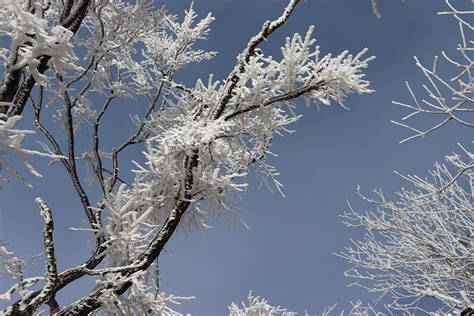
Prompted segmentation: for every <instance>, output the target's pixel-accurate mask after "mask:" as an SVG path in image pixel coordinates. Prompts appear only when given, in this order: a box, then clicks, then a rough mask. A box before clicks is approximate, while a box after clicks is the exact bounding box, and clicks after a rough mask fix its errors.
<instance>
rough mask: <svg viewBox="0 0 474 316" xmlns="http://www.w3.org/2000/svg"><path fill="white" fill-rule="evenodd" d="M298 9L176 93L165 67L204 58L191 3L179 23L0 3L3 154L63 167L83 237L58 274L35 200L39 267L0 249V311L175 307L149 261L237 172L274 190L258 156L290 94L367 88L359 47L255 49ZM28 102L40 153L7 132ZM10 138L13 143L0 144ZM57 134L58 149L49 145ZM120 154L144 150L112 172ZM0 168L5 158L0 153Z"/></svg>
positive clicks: (232, 183) (117, 12) (236, 181)
mask: <svg viewBox="0 0 474 316" xmlns="http://www.w3.org/2000/svg"><path fill="white" fill-rule="evenodd" d="M299 4H300V1H299V0H291V1H289V3H288V5H287V6H286V7H285V8H284V10H283V12H282V14H281V15H280V16H279V17H277V18H276V19H275V20H273V21H266V22H265V23H264V24H263V25H262V27H261V30H260V31H258V32H257V33H256V34H255V36H253V37H252V38H251V39H250V40H249V42H248V44H247V46H246V47H245V48H244V49H243V50H242V52H241V54H240V55H239V56H238V59H237V63H236V65H235V67H234V70H233V71H232V72H231V73H230V74H229V75H228V76H227V78H225V79H224V80H223V81H222V82H219V81H215V80H214V78H213V77H212V75H210V76H209V78H208V79H206V81H202V80H198V81H197V82H196V84H195V86H194V87H187V86H184V85H182V84H179V83H177V82H175V81H174V80H173V78H174V77H175V74H176V72H178V71H180V70H181V69H183V68H184V67H185V66H186V65H188V64H190V63H195V62H201V61H206V60H209V59H212V58H213V57H214V55H215V52H212V51H210V52H208V51H203V50H200V49H196V48H195V46H194V45H195V43H196V42H198V41H199V40H201V39H205V38H206V36H207V35H208V33H209V31H210V24H211V22H212V21H213V19H214V17H213V16H212V15H211V14H208V15H207V16H206V17H204V18H203V19H202V20H197V16H196V13H195V11H194V10H193V8H192V6H191V7H190V8H189V10H187V11H186V12H185V16H184V19H182V20H180V19H179V18H178V16H176V15H173V14H171V13H169V12H167V11H166V10H164V9H158V10H157V9H155V6H154V5H153V3H151V2H148V1H137V2H136V3H135V4H131V3H128V2H126V1H122V0H92V1H70V0H66V1H64V0H61V1H60V0H50V1H31V0H22V1H14V0H5V1H0V31H1V32H2V35H3V36H6V37H7V38H9V39H10V43H9V44H10V47H9V48H4V49H3V50H2V52H3V54H2V55H1V56H2V58H3V59H2V60H3V70H4V79H3V83H2V87H1V89H0V105H1V106H2V108H1V113H2V122H3V123H2V125H0V136H1V137H2V139H1V140H0V141H1V143H2V144H5V148H6V150H5V153H7V152H15V153H17V154H18V155H19V156H20V158H22V159H23V160H24V161H25V163H26V164H27V166H30V164H29V163H28V162H27V160H26V159H24V158H25V154H37V155H38V154H40V155H45V156H48V157H51V158H52V159H54V160H55V161H58V162H60V163H61V164H62V166H63V167H64V170H65V172H66V173H67V175H68V176H69V178H70V179H71V182H72V184H73V187H74V189H75V191H76V193H77V196H78V200H79V202H80V204H81V205H82V209H83V211H84V214H85V217H86V218H87V220H88V222H89V225H90V230H91V232H92V233H93V235H94V239H95V247H94V249H93V250H92V253H91V255H90V258H89V259H88V260H86V261H85V262H82V263H79V264H78V265H77V266H76V267H73V268H70V269H67V270H65V271H58V268H57V258H56V256H55V250H54V240H53V228H54V217H53V214H54V210H51V209H50V208H49V207H48V205H47V202H46V201H44V200H43V199H42V198H38V199H37V204H38V206H39V209H40V211H41V214H42V215H43V218H44V223H45V229H44V236H43V237H44V248H45V254H46V256H45V257H46V258H45V260H44V261H45V265H46V273H45V276H44V277H37V278H28V279H25V278H24V274H23V272H22V269H23V267H24V264H25V262H23V261H21V260H20V259H18V258H17V257H15V256H14V255H13V254H12V253H10V252H8V251H7V250H6V248H4V246H2V248H0V251H1V252H0V255H1V260H2V261H1V262H2V263H3V265H4V266H5V267H6V269H7V271H9V273H11V275H12V276H13V277H14V284H13V285H12V287H11V288H10V290H8V292H7V293H6V294H4V295H2V296H1V298H5V299H12V298H13V296H12V295H16V294H18V297H17V299H18V300H17V301H16V302H14V301H12V304H11V305H10V306H9V307H8V308H6V309H5V310H4V311H3V313H4V314H7V315H31V314H34V313H36V312H38V310H39V309H40V306H41V305H42V304H48V305H49V306H50V311H51V313H56V314H57V315H86V314H89V313H92V314H93V313H98V314H109V315H116V314H133V313H136V314H148V313H151V314H163V315H174V314H176V313H175V312H174V311H173V310H172V309H171V308H170V307H168V306H167V305H166V304H165V303H167V302H168V303H169V302H175V301H176V300H178V299H180V298H178V297H174V296H166V295H164V294H162V293H160V292H159V284H158V282H157V279H158V270H159V269H158V266H157V259H158V257H159V255H160V253H161V252H162V250H163V247H164V246H165V245H166V244H167V242H168V241H169V239H170V238H171V236H172V235H173V234H174V233H175V232H176V230H177V229H178V228H179V227H181V228H183V229H191V228H197V229H199V228H202V227H206V218H207V216H208V214H209V213H210V212H214V213H217V214H223V213H224V214H225V213H226V212H228V210H229V208H230V207H231V206H232V197H233V195H234V193H236V192H238V191H240V190H244V189H245V188H246V187H247V172H248V170H249V168H253V169H255V170H257V171H258V172H259V173H260V175H261V177H262V179H263V180H264V181H267V180H270V181H273V182H274V184H275V185H276V187H277V188H278V187H279V183H278V181H277V180H276V179H275V176H276V174H277V173H276V170H275V168H274V167H272V166H271V165H269V164H268V163H267V161H266V155H267V153H269V148H270V145H271V140H272V138H273V137H274V136H275V134H280V133H282V132H284V131H286V126H287V125H288V124H291V123H293V122H295V121H296V120H297V119H298V116H297V115H295V114H294V111H293V110H294V104H293V103H292V101H293V100H294V99H296V98H298V97H304V98H305V99H306V100H307V101H309V102H315V103H323V104H327V105H329V104H330V103H331V102H336V103H339V104H341V105H343V102H344V99H345V97H346V96H347V95H348V94H350V93H353V92H356V93H359V94H362V93H370V92H371V90H370V89H369V87H368V85H369V82H368V81H366V80H364V78H363V77H364V75H363V73H362V71H363V70H364V69H365V68H366V67H367V63H368V62H369V61H370V60H371V59H372V57H369V58H365V57H364V54H365V52H366V50H363V51H362V52H360V53H358V54H356V55H355V56H353V55H350V54H349V53H348V52H343V53H341V54H340V55H338V56H335V57H333V56H331V55H326V56H322V55H321V54H320V51H319V48H318V47H317V46H316V47H315V46H314V43H315V40H314V39H313V38H312V32H313V27H311V28H310V29H309V30H308V32H307V33H306V35H304V36H300V35H298V34H295V35H294V36H293V37H292V38H288V39H287V41H286V43H285V44H284V46H283V47H282V56H281V58H279V59H274V58H272V57H271V56H267V55H266V54H265V52H264V51H262V49H261V48H260V47H259V46H260V45H261V43H262V42H264V41H266V40H270V39H271V35H272V33H274V32H275V31H277V30H278V29H279V28H281V27H282V26H283V25H284V24H285V23H286V22H287V21H288V19H289V17H290V15H291V14H292V12H293V11H294V10H295V9H296V7H297V6H298V5H299ZM123 100H127V102H128V103H133V104H138V105H145V106H146V110H145V111H144V113H143V116H141V117H134V118H133V120H134V122H135V124H136V130H135V131H134V132H133V133H132V134H131V135H129V136H128V137H127V138H125V139H124V140H123V142H121V143H119V144H117V145H116V146H115V147H113V148H112V149H111V150H107V149H106V147H105V146H103V145H102V141H101V140H102V139H103V136H102V134H103V131H102V129H101V124H102V123H103V121H104V118H105V117H107V116H108V115H110V114H109V113H110V109H111V108H112V107H114V105H115V104H117V103H118V102H121V101H123ZM27 104H29V105H31V110H32V112H33V114H34V115H33V127H32V129H33V128H34V129H36V131H38V132H39V133H40V134H42V135H43V136H44V137H45V138H46V139H47V142H48V144H44V145H43V149H42V151H31V150H30V151H28V150H27V149H25V148H24V147H23V145H22V140H23V138H24V137H25V136H27V134H28V133H29V132H28V131H17V130H15V129H14V128H13V126H14V124H15V123H16V122H17V121H18V120H19V119H20V118H21V115H22V114H23V112H24V111H26V110H27V109H28V107H26V105H27ZM47 108H54V109H56V114H55V120H56V121H57V122H59V124H62V125H63V126H64V131H63V134H62V135H55V134H54V133H53V132H52V129H51V128H50V124H51V119H49V117H48V116H47V117H46V118H45V113H47V112H45V111H47ZM47 115H48V114H47ZM80 128H81V129H82V131H84V130H87V131H88V134H89V135H92V137H91V138H90V139H89V143H90V149H89V150H88V151H85V152H78V151H79V149H78V146H77V144H78V143H79V142H80V143H81V144H85V143H86V140H85V138H84V137H85V136H84V135H86V133H85V132H82V133H79V132H78V130H79V129H80ZM10 135H16V136H15V137H16V140H17V141H15V142H7V140H8V139H10V138H9V136H10ZM64 135H65V138H66V140H67V142H66V145H63V144H62V143H61V142H60V141H59V140H58V139H59V138H60V137H61V136H62V137H64ZM129 149H135V150H136V151H137V152H140V151H142V150H144V152H145V154H144V157H143V159H144V160H145V162H144V163H142V164H138V163H136V166H135V167H134V170H132V171H131V170H126V169H127V168H124V167H123V164H124V161H123V158H122V157H123V155H122V154H123V152H124V151H125V150H129ZM0 154H2V153H1V152H0ZM0 163H1V164H2V165H5V166H6V160H0ZM84 164H87V166H88V167H89V170H90V171H91V174H90V175H91V176H92V177H93V179H94V181H95V184H94V185H95V188H96V189H97V190H99V192H100V193H101V197H100V199H98V200H97V201H93V200H92V199H91V198H90V196H89V195H88V194H87V192H86V190H85V189H84V179H85V178H86V176H87V175H85V174H84V172H83V171H84V168H83V166H84ZM31 170H33V169H31ZM124 177H125V178H130V177H131V178H133V181H132V182H131V183H126V182H125V180H123V179H124ZM99 265H101V266H100V268H98V266H99ZM84 276H93V277H95V278H96V287H95V288H94V289H92V290H91V292H90V293H89V294H88V295H86V296H85V297H82V298H80V299H79V300H78V301H77V302H74V303H71V304H70V305H69V306H66V307H65V308H63V309H60V307H59V306H58V302H56V299H55V296H56V294H57V293H58V292H59V291H61V290H62V289H63V288H64V287H66V286H68V285H69V284H71V283H73V282H75V281H76V280H78V279H80V278H82V277H84Z"/></svg>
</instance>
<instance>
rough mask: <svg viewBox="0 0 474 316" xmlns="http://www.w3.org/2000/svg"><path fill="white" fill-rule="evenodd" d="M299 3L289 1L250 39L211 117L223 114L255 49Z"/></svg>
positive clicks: (297, 1)
mask: <svg viewBox="0 0 474 316" xmlns="http://www.w3.org/2000/svg"><path fill="white" fill-rule="evenodd" d="M300 1H301V0H291V1H290V3H289V4H288V5H287V7H286V8H285V11H284V12H283V14H282V15H281V16H280V17H279V18H278V19H276V20H274V21H272V22H270V21H266V22H265V23H264V24H263V26H262V30H261V31H260V32H259V33H258V34H257V35H255V36H254V37H252V38H251V39H250V42H249V43H248V44H247V47H246V48H245V49H244V50H243V52H242V53H241V54H240V58H239V61H238V62H237V65H236V66H235V68H234V70H233V71H232V72H231V73H230V74H229V76H228V77H227V80H226V86H225V89H224V92H223V93H222V96H221V98H220V100H219V102H218V104H217V107H216V109H215V110H214V113H213V115H212V117H213V118H214V119H217V118H219V117H220V116H221V115H222V113H223V112H224V109H225V106H226V105H227V103H228V102H229V100H230V98H231V97H232V92H233V91H234V89H235V87H236V86H237V83H238V82H239V80H240V78H239V74H241V73H243V72H244V71H245V65H246V64H247V63H248V62H249V60H250V57H252V56H254V55H255V49H256V48H257V46H258V45H259V44H260V43H262V42H263V41H264V40H266V39H267V37H268V36H270V35H271V34H272V33H273V32H274V31H275V30H277V29H278V28H279V27H280V26H282V25H283V24H285V22H286V20H288V18H289V17H290V15H291V13H292V12H293V10H294V9H295V7H296V5H297V4H298V3H299V2H300Z"/></svg>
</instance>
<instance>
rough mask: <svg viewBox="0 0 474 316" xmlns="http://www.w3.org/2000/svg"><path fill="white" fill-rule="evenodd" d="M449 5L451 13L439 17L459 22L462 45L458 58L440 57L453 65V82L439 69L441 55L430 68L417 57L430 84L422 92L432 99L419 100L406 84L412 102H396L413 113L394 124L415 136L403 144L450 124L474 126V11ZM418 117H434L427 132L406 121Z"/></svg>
mask: <svg viewBox="0 0 474 316" xmlns="http://www.w3.org/2000/svg"><path fill="white" fill-rule="evenodd" d="M446 4H447V5H448V7H449V9H450V11H446V12H440V13H439V14H440V15H450V16H452V17H454V18H455V19H456V20H457V21H458V26H459V31H460V35H461V43H460V44H459V45H458V47H457V48H456V52H455V53H456V54H457V55H459V57H458V58H455V57H450V56H449V55H448V53H446V52H445V51H443V52H442V53H441V54H442V57H443V59H444V61H445V62H446V63H447V64H448V66H451V68H452V69H453V72H455V75H453V76H452V77H451V78H450V79H447V78H445V77H446V76H445V73H446V72H445V71H444V70H443V71H441V72H440V70H439V69H440V67H438V63H439V58H438V56H436V57H435V58H434V61H433V64H432V65H431V66H426V65H424V64H422V63H421V61H420V60H419V59H418V58H417V57H415V62H416V66H417V67H418V68H419V69H420V70H421V72H422V73H423V75H424V76H425V78H426V80H427V81H428V84H426V85H423V89H424V90H425V91H426V92H427V94H428V97H429V99H421V100H420V99H418V98H417V97H416V94H415V93H414V91H413V90H412V88H411V86H410V84H409V83H408V82H407V83H406V85H407V88H408V91H409V92H410V95H411V97H412V99H413V102H412V103H404V102H393V103H394V104H396V105H399V106H401V107H403V108H406V109H408V110H409V111H410V113H409V114H408V115H406V116H405V117H403V118H402V119H401V121H393V123H395V124H397V125H400V126H402V127H405V128H407V129H409V130H411V131H412V132H413V133H414V134H413V135H412V136H410V137H407V138H405V139H403V140H402V141H401V142H402V143H403V142H405V141H408V140H411V139H414V138H418V137H421V138H424V137H425V136H427V135H429V134H430V133H432V132H434V131H436V130H438V129H439V128H441V127H442V126H444V125H446V124H447V123H449V122H456V123H458V124H460V125H463V126H466V127H474V120H473V115H474V106H473V104H474V79H473V75H472V69H473V67H474V59H473V57H472V54H473V49H474V47H473V46H472V44H473V37H472V35H473V34H474V25H473V24H472V22H471V21H472V19H471V17H472V16H473V15H474V12H473V11H459V10H456V9H455V8H454V7H453V6H452V5H451V3H450V2H449V0H446ZM441 69H443V68H441ZM418 114H423V115H425V116H431V117H432V118H433V125H432V126H431V127H430V128H428V129H425V130H422V129H419V128H417V127H415V126H414V125H413V124H409V123H404V121H407V120H408V119H410V118H414V117H415V116H418Z"/></svg>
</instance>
